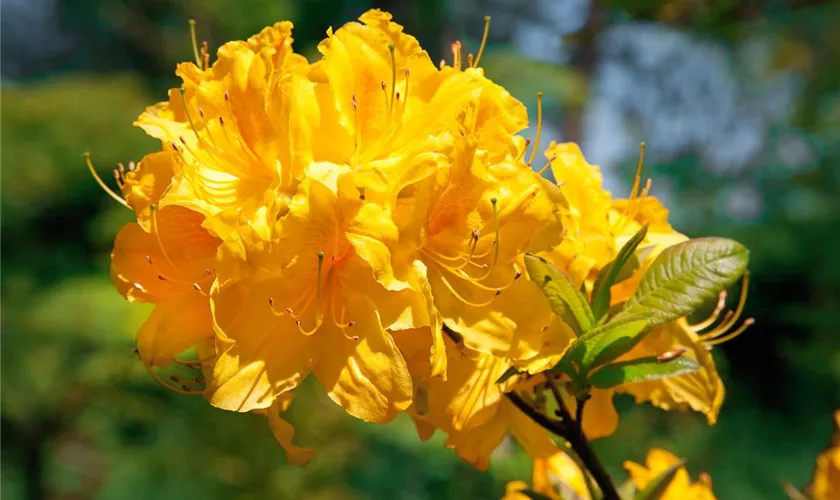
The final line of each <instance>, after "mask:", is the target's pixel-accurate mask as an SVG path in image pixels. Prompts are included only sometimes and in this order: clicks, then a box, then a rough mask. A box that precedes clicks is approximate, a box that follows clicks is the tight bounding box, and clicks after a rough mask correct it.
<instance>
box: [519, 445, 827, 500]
mask: <svg viewBox="0 0 840 500" xmlns="http://www.w3.org/2000/svg"><path fill="white" fill-rule="evenodd" d="M679 461H680V459H679V458H677V456H676V455H674V454H673V453H670V452H668V451H665V450H660V449H656V448H654V449H652V450H650V451H649V452H648V456H647V460H645V465H640V464H637V463H634V462H630V461H627V462H624V468H625V469H627V472H628V474H629V475H630V480H631V481H633V484H634V486H635V487H636V490H637V491H642V490H644V489H645V487H646V486H647V485H648V483H650V482H651V481H652V480H653V479H655V478H657V477H659V476H660V475H661V474H662V473H663V472H665V471H666V470H668V468H669V467H672V466H673V465H675V464H677V463H679ZM526 489H530V490H531V491H535V492H537V493H539V494H541V495H544V496H546V497H548V498H552V499H557V500H560V499H565V498H579V499H581V500H590V499H591V498H592V496H591V495H590V493H589V489H588V487H587V486H586V477H585V475H584V472H583V471H582V470H581V468H580V466H578V464H577V462H576V461H575V460H574V459H572V458H571V457H570V456H569V455H567V454H566V453H565V452H558V453H557V454H555V455H553V456H552V457H550V458H548V459H535V460H534V472H533V479H532V486H531V487H530V488H528V486H527V485H526V484H525V483H524V482H522V481H511V482H510V483H508V485H507V489H506V491H505V496H504V497H503V500H521V499H526V498H530V497H528V496H527V495H525V494H524V493H522V491H523V490H526ZM659 498H660V499H661V500H715V495H714V493H712V480H711V478H710V477H709V476H708V474H701V475H700V478H699V480H698V481H697V482H691V478H690V477H689V475H688V471H686V470H685V467H680V468H679V469H678V470H677V472H676V474H675V475H674V478H673V479H672V480H671V482H670V483H669V484H668V488H667V489H666V490H665V492H664V493H663V494H662V496H660V497H659ZM826 498H827V497H826Z"/></svg>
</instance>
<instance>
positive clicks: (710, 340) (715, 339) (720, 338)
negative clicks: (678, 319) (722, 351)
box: [694, 272, 755, 347]
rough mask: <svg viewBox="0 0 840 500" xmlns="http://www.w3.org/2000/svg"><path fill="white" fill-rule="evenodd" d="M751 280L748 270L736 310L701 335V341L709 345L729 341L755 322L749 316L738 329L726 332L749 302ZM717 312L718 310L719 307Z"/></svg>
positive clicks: (743, 280) (729, 312)
mask: <svg viewBox="0 0 840 500" xmlns="http://www.w3.org/2000/svg"><path fill="white" fill-rule="evenodd" d="M749 281H750V278H749V272H746V273H744V277H743V279H742V280H741V296H740V297H739V298H738V306H737V307H736V308H735V311H734V312H733V311H728V312H727V313H726V315H725V316H724V319H723V322H721V324H720V325H718V326H716V327H715V328H713V329H712V330H709V331H708V332H706V333H704V334H702V335H700V336H699V339H700V341H702V342H703V343H704V344H706V345H707V346H709V347H711V346H715V345H718V344H722V343H723V342H727V341H729V340H732V339H734V338H735V337H737V336H739V335H741V334H742V333H744V331H745V330H746V329H747V328H749V326H750V325H752V324H754V323H755V319H754V318H747V319H746V320H744V322H743V323H742V324H741V326H740V327H739V328H738V329H736V330H734V331H732V332H729V333H726V332H727V331H729V330H730V329H732V327H733V326H735V323H736V322H737V321H738V318H739V317H740V316H741V314H742V313H743V312H744V306H745V304H746V302H747V294H748V291H749ZM715 312H717V308H716V310H715ZM712 315H713V316H715V314H714V313H712ZM707 321H708V320H707ZM704 323H706V322H704ZM694 328H695V331H697V329H696V325H695V327H694Z"/></svg>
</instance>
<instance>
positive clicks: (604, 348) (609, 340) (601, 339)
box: [583, 315, 650, 371]
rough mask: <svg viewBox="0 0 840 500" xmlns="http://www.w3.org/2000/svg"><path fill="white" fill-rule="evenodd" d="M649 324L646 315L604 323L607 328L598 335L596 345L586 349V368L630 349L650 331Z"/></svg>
mask: <svg viewBox="0 0 840 500" xmlns="http://www.w3.org/2000/svg"><path fill="white" fill-rule="evenodd" d="M647 326H648V317H646V316H644V315H640V316H628V317H624V318H619V320H618V321H611V322H609V323H607V324H606V325H604V328H605V330H604V332H603V333H602V334H601V335H599V336H598V337H596V339H597V342H595V345H594V346H592V347H591V348H588V349H587V350H586V354H585V355H584V357H583V366H584V370H586V371H589V370H591V369H593V368H595V367H596V366H600V365H603V364H605V363H609V362H610V361H612V360H614V359H615V358H617V357H619V356H621V355H622V354H624V353H626V352H628V351H630V349H632V348H633V347H634V346H635V345H636V344H638V343H639V342H640V341H641V340H642V339H643V338H644V336H645V334H646V333H647V332H649V331H650V329H649V328H647ZM596 339H593V340H596Z"/></svg>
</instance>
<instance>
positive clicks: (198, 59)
mask: <svg viewBox="0 0 840 500" xmlns="http://www.w3.org/2000/svg"><path fill="white" fill-rule="evenodd" d="M190 39H191V40H192V49H193V55H195V65H196V66H198V67H199V68H200V67H201V57H200V56H199V54H198V39H197V38H196V36H195V19H190Z"/></svg>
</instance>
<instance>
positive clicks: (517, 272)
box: [513, 271, 522, 280]
mask: <svg viewBox="0 0 840 500" xmlns="http://www.w3.org/2000/svg"><path fill="white" fill-rule="evenodd" d="M521 277H522V271H516V274H514V275H513V279H515V280H518V279H519V278H521Z"/></svg>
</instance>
